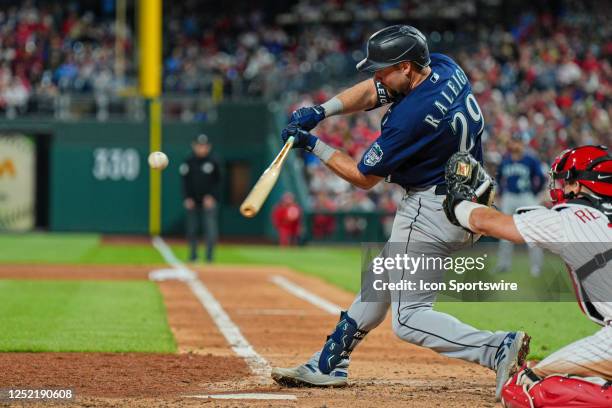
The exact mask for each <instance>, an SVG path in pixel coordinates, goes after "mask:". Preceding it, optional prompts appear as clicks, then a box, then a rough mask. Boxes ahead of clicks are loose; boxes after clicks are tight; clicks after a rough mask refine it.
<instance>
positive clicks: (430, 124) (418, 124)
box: [358, 54, 484, 188]
mask: <svg viewBox="0 0 612 408" xmlns="http://www.w3.org/2000/svg"><path fill="white" fill-rule="evenodd" d="M430 57H431V64H430V67H431V74H430V75H429V76H428V77H427V79H426V80H425V81H423V82H422V83H421V84H419V85H418V86H417V87H416V88H415V89H413V90H412V91H411V92H410V93H409V94H408V95H405V96H403V97H398V98H396V100H395V101H394V103H393V104H392V105H391V106H390V107H389V109H388V110H387V112H386V113H385V115H384V116H383V118H382V120H381V134H380V136H379V138H378V139H377V140H376V141H375V142H374V143H373V144H372V146H370V148H369V149H368V150H366V152H365V153H364V155H363V157H362V159H361V161H360V162H359V164H358V168H359V171H360V172H361V173H363V174H365V175H368V174H374V175H376V176H380V177H387V181H389V182H392V183H396V184H399V185H401V186H402V187H405V188H411V187H429V186H433V185H437V184H442V183H444V167H445V166H446V162H447V161H448V159H449V158H450V156H451V155H452V154H453V153H455V152H457V151H459V150H466V151H469V152H470V153H471V154H472V155H473V156H474V157H476V159H477V160H478V161H481V162H482V148H481V140H480V139H481V135H482V132H483V130H484V117H483V115H482V111H481V109H480V106H478V102H477V101H476V98H475V97H474V95H473V94H472V87H471V85H470V83H469V81H468V79H467V76H466V75H465V73H464V72H463V70H462V69H461V68H460V67H459V66H458V65H457V64H456V63H455V61H453V60H452V59H451V58H449V57H447V56H446V55H443V54H431V56H430Z"/></svg>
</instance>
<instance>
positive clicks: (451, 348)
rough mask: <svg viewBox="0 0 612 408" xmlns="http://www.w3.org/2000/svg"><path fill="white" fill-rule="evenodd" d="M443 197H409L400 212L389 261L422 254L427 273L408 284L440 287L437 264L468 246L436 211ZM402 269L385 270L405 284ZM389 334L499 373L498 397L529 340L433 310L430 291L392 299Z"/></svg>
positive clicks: (460, 233)
mask: <svg viewBox="0 0 612 408" xmlns="http://www.w3.org/2000/svg"><path fill="white" fill-rule="evenodd" d="M442 201H443V197H440V196H436V195H433V194H432V193H431V191H428V192H422V193H419V194H417V195H415V196H413V197H408V198H407V199H406V200H404V201H403V202H402V205H401V206H400V208H399V210H398V220H397V221H398V222H396V224H394V231H393V234H392V237H393V240H394V241H395V243H394V244H392V245H391V246H390V252H391V254H390V255H391V257H395V256H396V255H400V256H401V257H402V258H404V257H405V255H407V257H408V258H420V257H422V256H423V254H424V255H425V258H426V259H428V260H430V261H431V263H429V261H428V267H427V268H421V269H420V270H419V272H417V273H411V274H410V275H411V276H412V278H411V279H412V280H414V281H416V282H419V281H420V280H423V281H426V282H432V283H435V282H441V281H443V279H444V274H445V270H444V269H443V268H442V266H441V263H436V262H435V259H439V258H442V259H444V258H446V257H447V256H449V254H450V252H451V251H454V250H457V249H460V248H462V247H465V245H466V244H467V243H469V236H466V233H465V231H464V230H463V229H462V228H459V227H456V226H454V225H453V224H451V223H450V222H449V221H448V220H447V219H446V216H445V215H444V213H443V212H442V211H439V208H441V206H442ZM407 278H408V275H407V274H406V270H405V269H398V270H392V271H389V280H390V281H391V282H401V281H403V280H404V279H407ZM391 298H392V304H391V311H392V320H393V329H394V331H395V333H396V334H397V336H398V337H400V338H401V339H403V340H405V341H407V342H410V343H413V344H418V345H420V346H423V347H427V348H431V349H433V350H435V351H437V352H439V353H441V354H444V355H446V356H449V357H454V358H460V359H462V360H466V361H471V362H475V363H479V364H481V365H483V366H485V367H489V368H491V369H494V370H496V371H497V374H498V376H497V377H498V380H497V389H496V395H497V396H499V394H500V392H501V386H502V385H503V383H504V382H505V381H506V380H507V379H508V378H509V376H510V375H511V374H513V373H514V372H515V371H516V370H517V369H518V367H520V364H522V360H523V359H524V357H525V355H526V353H527V352H528V342H529V337H528V336H527V335H526V334H525V333H522V332H505V331H504V332H501V331H499V332H491V331H487V330H478V329H476V328H474V327H472V326H470V325H467V324H465V323H463V322H461V321H459V320H458V319H456V318H455V317H453V316H450V315H448V314H446V313H441V312H438V311H434V310H433V309H432V306H433V303H434V301H435V298H436V293H435V292H434V291H433V290H428V289H423V290H405V291H401V292H399V293H397V294H392V296H391Z"/></svg>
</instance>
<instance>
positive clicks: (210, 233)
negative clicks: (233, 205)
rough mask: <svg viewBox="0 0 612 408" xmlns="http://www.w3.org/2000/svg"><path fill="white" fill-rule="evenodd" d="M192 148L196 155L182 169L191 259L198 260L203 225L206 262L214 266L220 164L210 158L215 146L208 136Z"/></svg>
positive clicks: (198, 138)
mask: <svg viewBox="0 0 612 408" xmlns="http://www.w3.org/2000/svg"><path fill="white" fill-rule="evenodd" d="M191 148H192V150H193V155H191V156H190V157H189V158H187V160H185V161H184V162H183V163H182V164H181V167H180V168H179V170H180V173H181V176H182V178H183V194H184V197H185V199H184V201H183V205H184V206H185V209H186V210H187V239H188V240H189V251H190V253H189V260H190V261H191V262H194V261H195V260H197V258H198V226H199V225H201V226H202V232H203V233H204V235H205V239H206V261H207V262H208V263H210V262H212V260H213V251H214V247H215V243H216V241H217V236H218V228H217V201H218V197H219V181H220V178H221V177H220V172H219V163H218V162H217V161H216V160H215V159H214V158H213V157H211V155H210V151H211V149H212V146H211V144H210V142H209V140H208V136H206V135H205V134H201V135H199V136H198V137H197V138H196V139H195V140H194V141H193V143H192V144H191Z"/></svg>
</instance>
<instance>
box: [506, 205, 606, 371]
mask: <svg viewBox="0 0 612 408" xmlns="http://www.w3.org/2000/svg"><path fill="white" fill-rule="evenodd" d="M585 204H587V205H585ZM514 223H515V225H516V228H517V229H518V231H519V233H520V234H521V235H522V236H523V238H524V239H525V241H526V242H527V243H528V244H529V245H537V246H539V247H542V248H546V249H548V250H550V251H551V252H553V253H555V254H557V255H559V256H560V257H561V258H562V259H563V260H564V261H565V263H566V264H567V266H568V269H569V272H570V276H571V278H572V281H573V283H574V289H575V290H576V295H577V298H578V301H579V303H580V307H581V309H582V310H583V312H584V313H585V314H586V315H587V316H588V317H589V318H590V319H591V320H593V321H595V322H596V323H598V324H599V325H601V326H603V327H602V328H601V329H600V330H599V331H598V332H597V333H595V334H594V335H592V336H589V337H586V338H584V339H581V340H578V341H576V342H574V343H572V344H570V345H568V346H566V347H564V348H562V349H560V350H558V351H556V352H555V353H553V354H551V355H550V356H548V357H546V358H545V359H544V360H542V361H541V362H540V363H538V364H537V365H536V366H535V367H534V368H533V369H532V370H533V371H534V372H535V373H536V374H537V375H539V376H540V377H542V378H543V377H546V376H549V375H552V374H559V373H563V374H572V375H579V376H582V377H590V376H596V377H600V378H604V379H606V380H608V381H610V380H612V324H611V322H612V262H608V261H607V260H609V259H610V256H612V254H610V249H611V248H612V224H611V223H610V221H609V220H608V218H607V217H606V216H605V215H604V214H603V213H602V212H600V211H599V210H597V209H596V208H594V207H591V206H589V205H588V202H587V201H585V200H581V199H578V200H573V201H572V202H568V203H564V204H559V205H557V206H555V207H553V208H552V209H550V210H548V209H545V208H541V209H536V210H531V211H527V212H524V213H519V214H516V215H514ZM606 251H608V252H606ZM596 258H597V259H596ZM594 260H595V261H594ZM585 265H586V267H585ZM581 268H582V269H581Z"/></svg>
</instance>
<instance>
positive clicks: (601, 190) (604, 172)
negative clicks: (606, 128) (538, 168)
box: [549, 146, 612, 204]
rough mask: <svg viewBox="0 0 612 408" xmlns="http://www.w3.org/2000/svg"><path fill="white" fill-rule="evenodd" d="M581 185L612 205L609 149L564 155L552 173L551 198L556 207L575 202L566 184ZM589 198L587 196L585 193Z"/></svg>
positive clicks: (582, 149) (580, 150)
mask: <svg viewBox="0 0 612 408" xmlns="http://www.w3.org/2000/svg"><path fill="white" fill-rule="evenodd" d="M575 181H577V182H578V183H579V184H581V185H583V186H585V187H587V188H588V189H589V190H590V191H592V193H588V195H590V196H592V198H594V199H596V200H597V201H599V202H601V201H603V202H609V201H612V156H610V154H609V153H608V148H607V147H605V146H580V147H576V148H575V149H568V150H565V151H563V152H562V153H561V154H560V155H559V156H557V158H556V159H555V161H554V162H553V164H552V167H551V169H550V186H549V187H550V197H551V199H552V201H553V203H555V204H561V203H564V202H565V201H567V200H571V199H573V198H575V194H574V193H573V192H572V193H568V194H566V193H565V192H564V187H565V184H566V183H568V182H575ZM585 194H586V193H585Z"/></svg>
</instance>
